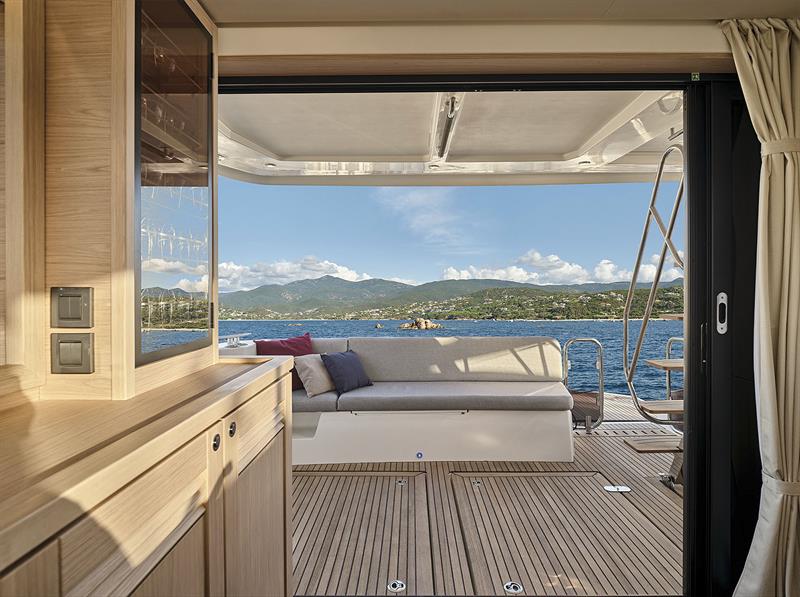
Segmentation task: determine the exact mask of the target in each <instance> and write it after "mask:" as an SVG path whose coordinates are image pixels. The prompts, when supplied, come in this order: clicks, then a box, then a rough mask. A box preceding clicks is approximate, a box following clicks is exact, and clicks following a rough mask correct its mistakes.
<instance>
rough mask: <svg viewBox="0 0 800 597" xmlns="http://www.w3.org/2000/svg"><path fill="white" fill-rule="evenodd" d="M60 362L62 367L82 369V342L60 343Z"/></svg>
mask: <svg viewBox="0 0 800 597" xmlns="http://www.w3.org/2000/svg"><path fill="white" fill-rule="evenodd" d="M58 361H59V364H60V365H61V366H62V367H80V366H81V365H82V364H83V345H82V344H81V343H80V342H69V341H67V342H59V343H58Z"/></svg>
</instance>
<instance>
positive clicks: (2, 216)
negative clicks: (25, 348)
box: [0, 4, 6, 365]
mask: <svg viewBox="0 0 800 597" xmlns="http://www.w3.org/2000/svg"><path fill="white" fill-rule="evenodd" d="M5 46H6V5H5V4H0V365H5V363H6V226H5V223H6V47H5Z"/></svg>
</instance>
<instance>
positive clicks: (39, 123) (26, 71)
mask: <svg viewBox="0 0 800 597" xmlns="http://www.w3.org/2000/svg"><path fill="white" fill-rule="evenodd" d="M5 40H6V55H5V61H6V62H5V89H6V110H5V119H6V147H7V148H13V151H12V150H9V151H6V156H5V159H6V162H5V166H6V222H5V225H6V230H11V231H13V234H10V235H6V363H8V364H9V365H6V366H4V367H0V395H5V394H9V393H16V394H17V399H15V400H14V402H18V401H19V400H18V399H19V397H20V395H19V392H20V391H25V390H31V389H34V388H37V387H38V386H40V385H42V383H43V382H44V354H43V353H42V350H41V347H42V345H43V343H44V333H43V330H44V321H45V313H44V311H45V299H44V236H45V231H44V226H43V222H44V115H45V105H44V97H45V94H44V0H26V1H25V2H22V1H10V2H6V3H5ZM25 396H26V397H34V398H35V397H38V391H35V392H27V393H26V394H25ZM3 402H5V401H3ZM4 406H5V405H4Z"/></svg>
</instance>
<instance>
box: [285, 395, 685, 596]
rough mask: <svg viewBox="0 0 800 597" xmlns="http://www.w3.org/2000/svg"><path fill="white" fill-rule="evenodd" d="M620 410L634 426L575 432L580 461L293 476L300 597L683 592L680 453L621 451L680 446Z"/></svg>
mask: <svg viewBox="0 0 800 597" xmlns="http://www.w3.org/2000/svg"><path fill="white" fill-rule="evenodd" d="M612 400H613V402H614V405H615V408H616V407H618V408H619V412H620V413H621V415H624V414H625V413H628V415H629V416H628V420H625V418H624V417H622V416H621V415H620V418H618V419H616V421H618V422H607V423H603V424H602V425H601V426H600V427H599V428H598V429H596V430H594V431H593V432H592V433H590V434H587V433H585V432H584V431H583V430H579V431H576V432H575V459H574V461H573V462H532V461H531V462H401V463H366V464H365V463H358V464H341V465H336V464H334V465H305V466H300V467H295V478H294V481H293V487H294V496H293V503H294V516H293V521H294V525H295V531H294V537H293V539H294V541H293V543H294V553H293V556H294V565H295V586H296V594H298V595H315V594H348V595H386V594H391V593H388V591H387V588H386V585H387V583H388V581H389V580H391V578H390V577H392V575H396V577H397V578H400V579H401V580H404V581H405V582H407V583H408V587H409V588H408V589H407V590H406V591H405V592H404V593H403V594H406V595H412V594H435V595H481V594H501V595H502V594H503V592H502V582H505V581H507V580H517V581H519V582H521V583H522V585H523V587H525V589H526V590H527V591H530V592H531V593H533V594H537V595H624V594H643V595H651V594H652V595H670V594H680V592H681V575H682V569H681V566H682V562H681V557H682V556H681V549H682V542H683V539H682V532H683V528H682V527H683V513H682V498H681V496H680V495H678V494H676V493H675V492H673V491H670V490H669V489H668V488H667V487H665V486H664V485H663V484H661V483H660V482H659V481H658V475H659V474H660V473H663V472H666V471H668V470H669V466H670V464H671V460H672V455H671V454H665V453H638V452H636V451H634V450H633V449H632V448H630V447H629V446H627V445H626V444H625V440H626V439H628V438H640V439H643V440H644V441H645V442H647V441H652V442H659V441H670V440H672V439H674V438H678V437H679V436H678V435H677V434H675V432H674V431H673V430H672V429H671V428H670V427H669V426H663V425H655V424H652V423H648V422H645V421H643V420H642V419H641V418H638V419H637V418H635V416H634V414H635V409H634V408H633V405H632V403H630V398H629V397H624V398H620V399H619V400H616V399H612ZM626 400H627V403H626ZM608 404H609V401H608V400H607V401H606V405H607V406H608ZM607 412H608V411H607ZM399 478H407V479H409V483H408V486H407V488H410V487H412V486H413V487H414V489H413V491H407V492H406V493H405V494H403V490H400V489H399V487H398V486H397V485H396V480H397V479H399ZM472 478H475V479H480V480H481V481H482V493H480V494H479V495H473V494H474V493H475V491H474V490H473V487H472V485H471V481H466V480H467V479H472ZM530 479H537V480H535V481H531V480H530ZM590 481H591V483H590ZM604 483H611V484H622V485H628V486H629V487H631V489H632V491H631V492H630V493H626V494H607V493H606V492H604V491H603V490H602V485H603V484H604ZM419 488H421V489H419ZM586 513H590V514H591V517H590V518H591V519H592V521H593V522H591V524H588V523H587V522H586V520H585V515H586ZM587 524H588V526H587ZM623 539H624V541H623ZM620 542H622V543H624V544H622V545H621V544H620ZM501 578H502V579H503V581H502V582H500V585H499V589H498V587H497V583H498V582H499V580H498V579H501ZM498 591H499V592H498Z"/></svg>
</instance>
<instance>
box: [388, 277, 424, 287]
mask: <svg viewBox="0 0 800 597" xmlns="http://www.w3.org/2000/svg"><path fill="white" fill-rule="evenodd" d="M385 279H386V280H389V281H390V282H400V284H409V285H410V286H419V282H418V281H417V280H412V279H410V278H385Z"/></svg>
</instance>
